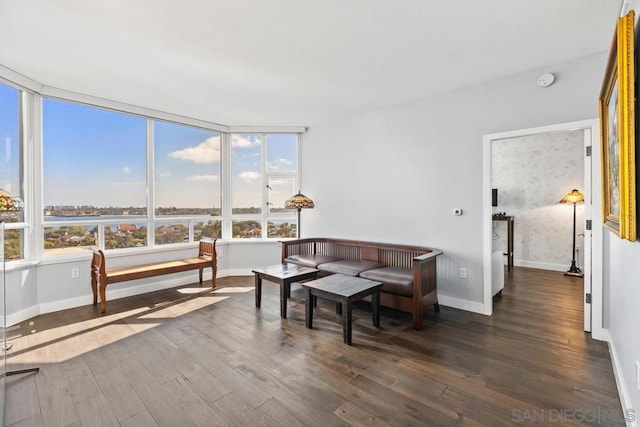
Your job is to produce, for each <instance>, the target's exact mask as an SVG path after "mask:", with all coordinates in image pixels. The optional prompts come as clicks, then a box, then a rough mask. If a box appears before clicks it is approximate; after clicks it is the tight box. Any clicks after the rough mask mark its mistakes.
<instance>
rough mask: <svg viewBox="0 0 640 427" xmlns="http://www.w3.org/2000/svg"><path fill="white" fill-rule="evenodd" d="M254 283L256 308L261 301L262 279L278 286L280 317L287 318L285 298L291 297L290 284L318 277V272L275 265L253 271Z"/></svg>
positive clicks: (297, 267)
mask: <svg viewBox="0 0 640 427" xmlns="http://www.w3.org/2000/svg"><path fill="white" fill-rule="evenodd" d="M253 273H254V274H255V283H256V307H260V301H261V300H262V279H265V280H268V281H270V282H274V283H279V284H280V317H282V318H283V319H286V318H287V298H289V297H291V283H293V282H300V281H303V280H309V279H315V278H316V277H318V270H317V269H315V268H311V267H302V266H299V265H295V264H287V263H285V264H276V265H270V266H268V267H264V268H256V269H255V270H253Z"/></svg>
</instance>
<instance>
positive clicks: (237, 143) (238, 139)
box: [231, 135, 260, 148]
mask: <svg viewBox="0 0 640 427" xmlns="http://www.w3.org/2000/svg"><path fill="white" fill-rule="evenodd" d="M258 144H260V140H259V139H257V138H256V139H249V138H245V137H243V136H241V135H231V146H232V147H233V148H247V147H253V146H254V145H258Z"/></svg>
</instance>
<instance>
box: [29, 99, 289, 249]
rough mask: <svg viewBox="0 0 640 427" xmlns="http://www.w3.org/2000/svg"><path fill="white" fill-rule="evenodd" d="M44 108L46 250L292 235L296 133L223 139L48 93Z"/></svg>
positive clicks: (207, 131)
mask: <svg viewBox="0 0 640 427" xmlns="http://www.w3.org/2000/svg"><path fill="white" fill-rule="evenodd" d="M42 112H43V118H42V121H43V127H42V139H43V149H42V158H43V181H44V186H43V190H42V195H43V200H44V206H43V218H44V226H43V230H42V238H43V241H42V246H43V251H44V253H45V254H46V255H61V254H65V253H69V252H75V251H80V250H86V249H87V248H88V247H91V246H98V247H100V248H102V249H108V250H110V249H123V248H144V247H158V246H165V245H181V244H185V243H190V242H195V241H198V240H200V239H201V238H203V237H214V238H241V239H246V238H283V237H295V236H296V229H297V224H296V223H295V218H296V217H295V212H293V211H291V210H288V209H285V208H284V204H285V200H286V199H287V198H289V197H291V196H292V195H293V194H294V193H295V192H296V190H297V186H298V134H271V133H252V134H230V135H227V134H224V133H220V132H219V131H215V130H211V129H206V128H201V127H196V126H190V125H185V124H179V123H174V122H167V121H162V120H157V119H152V118H148V117H141V116H137V115H133V114H127V113H121V112H117V111H112V110H108V109H102V108H97V107H92V106H88V105H84V104H78V103H73V102H66V101H61V100H56V99H47V98H45V99H44V100H43V106H42ZM223 153H225V155H224V156H223ZM223 171H227V173H226V175H225V174H223V173H222V172H223ZM225 177H228V178H230V179H228V178H225ZM225 192H227V194H229V196H228V198H226V199H225V200H228V201H229V202H230V206H226V207H224V209H223V206H222V195H223V194H225ZM224 224H226V225H225V226H223V225H224Z"/></svg>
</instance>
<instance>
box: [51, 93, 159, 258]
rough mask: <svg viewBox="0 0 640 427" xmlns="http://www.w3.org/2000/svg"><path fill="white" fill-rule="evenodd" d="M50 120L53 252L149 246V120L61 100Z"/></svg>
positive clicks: (52, 106)
mask: <svg viewBox="0 0 640 427" xmlns="http://www.w3.org/2000/svg"><path fill="white" fill-rule="evenodd" d="M42 116H43V117H42V122H43V127H42V133H43V138H42V139H43V150H42V151H43V182H44V188H43V192H42V194H43V200H44V222H45V228H44V250H45V253H48V254H57V253H64V252H69V251H70V250H72V249H74V248H83V247H86V246H91V245H99V246H101V247H104V248H105V249H116V248H130V247H140V246H145V245H146V244H147V235H146V233H147V224H146V214H147V198H146V194H147V192H146V189H147V184H146V175H147V154H146V147H147V130H146V126H147V125H146V120H145V119H144V118H142V117H138V116H134V115H130V114H124V113H118V112H114V111H110V110H104V109H100V108H94V107H88V106H85V105H80V104H75V103H70V102H63V101H58V100H54V99H44V100H43V107H42ZM101 239H102V241H101Z"/></svg>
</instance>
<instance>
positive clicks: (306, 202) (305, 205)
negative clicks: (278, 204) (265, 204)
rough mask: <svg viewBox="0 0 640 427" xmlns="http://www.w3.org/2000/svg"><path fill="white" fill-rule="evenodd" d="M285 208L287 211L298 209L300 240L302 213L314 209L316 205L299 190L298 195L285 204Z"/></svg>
mask: <svg viewBox="0 0 640 427" xmlns="http://www.w3.org/2000/svg"><path fill="white" fill-rule="evenodd" d="M284 207H285V208H286V209H297V210H298V233H297V234H298V239H299V238H300V211H301V210H302V209H313V207H314V204H313V200H311V199H310V198H308V197H307V196H305V195H304V194H302V193H301V192H300V190H298V193H297V194H294V195H293V196H291V197H290V198H289V199H287V201H286V202H284Z"/></svg>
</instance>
